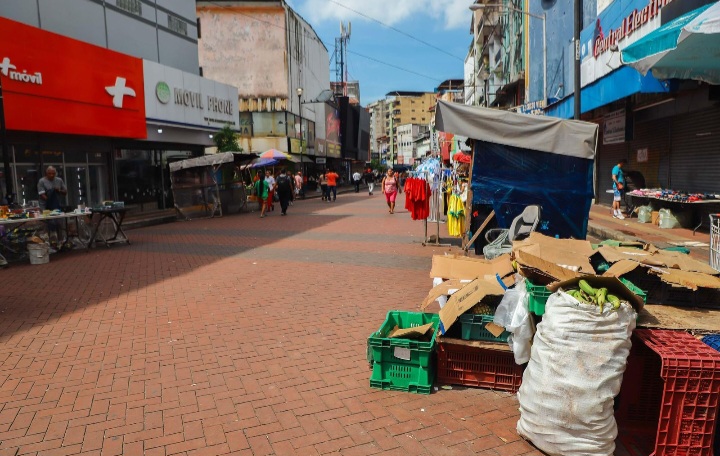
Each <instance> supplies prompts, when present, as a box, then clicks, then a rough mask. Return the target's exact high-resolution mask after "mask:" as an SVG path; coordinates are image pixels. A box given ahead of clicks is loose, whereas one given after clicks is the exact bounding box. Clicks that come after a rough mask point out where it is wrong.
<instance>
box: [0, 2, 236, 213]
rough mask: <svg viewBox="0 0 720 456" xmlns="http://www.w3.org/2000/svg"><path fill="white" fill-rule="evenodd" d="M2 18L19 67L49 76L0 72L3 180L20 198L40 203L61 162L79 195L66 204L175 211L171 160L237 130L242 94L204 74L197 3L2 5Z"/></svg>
mask: <svg viewBox="0 0 720 456" xmlns="http://www.w3.org/2000/svg"><path fill="white" fill-rule="evenodd" d="M9 5H10V6H9ZM78 18H83V20H78ZM0 21H2V26H1V27H0V34H2V35H3V36H2V38H0V54H2V56H3V58H7V61H8V63H9V65H12V67H9V68H13V67H14V68H15V69H22V70H23V71H32V72H33V73H34V74H35V73H36V74H37V75H39V79H38V80H37V81H36V82H34V83H29V84H25V83H22V84H21V83H18V81H16V80H14V79H13V77H12V74H11V73H10V72H9V73H8V74H7V75H6V74H4V72H3V74H2V75H0V77H2V78H3V80H2V85H3V91H4V94H3V95H4V96H3V101H4V106H3V108H4V112H5V117H6V121H7V129H8V142H9V148H8V151H9V154H10V157H8V158H9V161H10V168H11V169H10V172H7V173H6V172H3V179H4V178H5V177H6V176H7V178H8V179H9V181H10V183H11V186H12V188H13V192H14V193H15V194H16V201H18V202H19V203H23V202H25V203H28V202H30V201H33V200H36V199H37V188H36V186H37V181H38V180H39V178H40V177H42V175H43V174H44V169H45V168H46V167H47V166H48V165H53V166H55V167H56V168H57V169H58V175H59V176H60V177H61V178H63V179H64V180H66V181H67V182H68V187H69V188H71V189H72V190H70V191H69V193H68V195H67V197H66V198H65V201H63V203H65V204H66V205H68V206H74V205H76V204H88V205H95V204H98V203H99V202H101V201H103V200H108V199H112V200H119V201H124V202H125V203H126V207H128V208H129V209H130V210H131V211H136V210H137V211H149V210H157V209H166V208H172V207H173V201H172V192H171V189H170V179H169V172H168V162H170V161H173V160H179V159H183V158H187V157H190V156H193V155H199V154H202V153H203V151H204V149H205V147H207V146H210V145H212V144H213V142H212V135H213V133H214V132H216V131H217V130H218V129H220V128H221V127H222V126H223V125H225V124H230V125H231V126H233V127H237V126H238V124H237V121H236V119H237V103H236V102H235V103H233V100H234V99H235V98H236V93H237V91H236V90H235V89H234V88H232V87H229V86H226V85H222V84H216V83H215V82H213V81H210V80H207V79H205V78H202V77H200V76H199V72H200V71H199V68H198V65H197V62H198V59H197V37H198V27H197V21H196V19H195V15H194V2H193V1H190V0H178V1H160V0H158V1H149V0H148V1H138V2H133V1H120V0H118V1H95V0H75V1H57V2H37V1H36V2H33V1H28V2H2V3H0ZM68 62H70V63H72V64H71V65H68ZM161 98H162V100H161ZM68 112H72V113H73V115H72V116H68V115H67V113H68Z"/></svg>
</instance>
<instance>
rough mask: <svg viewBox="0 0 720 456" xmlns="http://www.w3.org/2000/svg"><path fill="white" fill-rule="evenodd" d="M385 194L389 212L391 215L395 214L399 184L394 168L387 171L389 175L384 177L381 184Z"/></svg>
mask: <svg viewBox="0 0 720 456" xmlns="http://www.w3.org/2000/svg"><path fill="white" fill-rule="evenodd" d="M380 187H381V188H382V191H383V193H384V194H385V201H387V205H388V212H390V213H391V214H394V213H395V200H396V199H397V195H398V190H399V182H398V178H397V176H396V175H395V171H393V169H392V168H390V169H388V170H387V174H386V175H385V177H383V180H382V183H381V184H380Z"/></svg>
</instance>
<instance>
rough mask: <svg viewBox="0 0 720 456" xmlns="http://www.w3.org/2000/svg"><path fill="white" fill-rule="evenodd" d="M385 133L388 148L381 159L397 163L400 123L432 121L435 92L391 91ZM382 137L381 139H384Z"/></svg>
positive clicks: (389, 162) (426, 122)
mask: <svg viewBox="0 0 720 456" xmlns="http://www.w3.org/2000/svg"><path fill="white" fill-rule="evenodd" d="M385 105H386V106H385V125H384V135H383V137H382V138H384V137H386V138H387V145H386V146H385V148H386V150H385V152H384V153H383V154H381V156H380V157H381V160H385V161H386V163H387V164H391V163H397V157H398V152H397V151H398V146H399V145H398V142H397V139H398V131H397V128H398V126H399V125H404V124H419V125H427V124H429V123H430V119H431V118H432V113H431V112H430V109H431V108H432V107H433V106H434V105H435V94H434V93H432V92H401V91H396V92H389V93H388V94H387V95H386V97H385ZM382 138H381V141H382Z"/></svg>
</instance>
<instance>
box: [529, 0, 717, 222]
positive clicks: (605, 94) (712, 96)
mask: <svg viewBox="0 0 720 456" xmlns="http://www.w3.org/2000/svg"><path fill="white" fill-rule="evenodd" d="M572 3H573V2H572V1H570V0H560V1H558V2H555V3H554V4H553V5H548V7H547V9H543V8H542V6H541V5H539V4H534V3H533V4H531V9H530V11H531V12H533V13H536V14H542V13H545V14H546V17H547V18H548V19H547V20H548V24H547V34H548V38H547V41H548V48H547V56H548V57H547V59H548V73H549V74H552V75H555V77H553V78H548V84H549V85H548V103H547V107H546V108H545V110H544V112H545V113H546V114H548V115H552V116H556V117H562V118H572V117H573V116H574V114H575V113H574V109H573V108H574V95H575V94H574V93H573V87H574V76H575V75H574V71H573V66H572V60H569V59H568V56H570V55H572V53H571V51H572V49H571V47H570V42H569V40H570V39H571V38H572V33H573V30H572V24H571V23H570V22H569V21H562V20H560V19H559V16H560V15H561V14H562V12H563V11H571V10H572V7H573V5H572ZM710 3H713V2H712V1H709V0H626V1H623V2H617V1H615V2H610V3H608V2H602V4H601V3H599V2H595V1H591V0H585V1H584V2H583V29H582V32H581V35H580V43H581V46H580V48H581V73H580V82H581V87H582V89H581V95H580V101H581V103H580V105H581V118H582V119H583V120H587V121H591V122H595V123H597V124H598V125H599V126H600V135H599V140H598V152H597V155H596V160H595V164H596V172H595V194H596V201H597V202H600V203H608V204H609V203H610V202H611V200H612V194H611V193H608V190H610V189H611V188H612V177H611V175H610V174H611V170H612V168H613V166H614V165H615V164H617V162H618V161H619V160H620V159H626V160H628V165H627V166H626V167H625V169H626V170H627V172H628V173H631V174H632V175H633V176H635V177H636V180H637V182H634V183H633V185H642V186H643V187H646V188H666V189H674V190H681V191H685V192H690V193H713V194H714V193H720V186H719V185H718V183H717V177H716V176H718V175H719V174H720V154H718V153H717V151H718V150H720V106H719V105H718V100H720V94H719V93H718V92H719V91H718V89H717V86H712V85H708V84H706V83H703V82H700V81H694V80H682V79H672V80H659V79H656V78H655V77H654V76H653V74H652V72H651V71H650V72H648V73H647V74H646V75H643V74H641V73H640V72H638V71H637V70H635V69H634V68H632V67H630V66H627V65H624V64H623V62H622V60H621V54H622V51H623V49H625V48H626V47H627V46H629V45H630V44H632V43H634V42H635V41H637V40H639V39H640V38H642V37H644V36H646V35H648V34H650V33H653V32H654V31H656V30H658V29H660V28H662V27H664V26H666V25H667V24H668V23H669V22H671V21H672V20H674V19H676V18H679V17H680V16H682V15H684V14H687V13H690V12H692V11H693V10H696V9H698V8H700V7H702V6H703V5H708V4H710ZM627 24H631V26H628V25H627ZM538 33H539V30H538V29H533V28H531V29H530V35H531V39H530V43H529V44H530V50H531V52H530V55H533V56H534V55H536V53H537V52H538V51H539V48H538V47H537V43H538V41H539V40H538V39H537V36H538ZM533 37H535V38H533ZM530 71H531V72H532V73H535V72H538V71H541V67H540V63H539V62H538V60H537V59H531V61H530ZM542 91H543V88H542V87H541V86H539V85H537V84H531V85H530V100H529V101H530V102H532V103H533V104H535V105H536V106H540V107H542V106H543V105H544V104H545V103H544V100H543V96H542ZM696 223H698V221H697V220H696Z"/></svg>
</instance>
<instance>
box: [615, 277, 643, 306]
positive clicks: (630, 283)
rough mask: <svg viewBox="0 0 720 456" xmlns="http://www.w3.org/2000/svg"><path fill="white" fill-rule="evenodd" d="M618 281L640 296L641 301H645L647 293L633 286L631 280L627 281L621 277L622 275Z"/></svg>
mask: <svg viewBox="0 0 720 456" xmlns="http://www.w3.org/2000/svg"><path fill="white" fill-rule="evenodd" d="M620 281H621V282H622V283H623V285H625V286H626V287H627V288H628V290H630V291H632V292H633V293H635V294H636V295H638V296H640V297H641V298H642V300H643V302H645V303H647V293H645V292H644V291H643V290H641V289H640V288H638V287H637V286H635V284H634V283H632V282H631V281H629V280H628V279H623V278H622V277H620Z"/></svg>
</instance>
